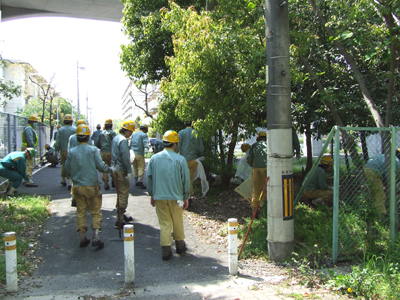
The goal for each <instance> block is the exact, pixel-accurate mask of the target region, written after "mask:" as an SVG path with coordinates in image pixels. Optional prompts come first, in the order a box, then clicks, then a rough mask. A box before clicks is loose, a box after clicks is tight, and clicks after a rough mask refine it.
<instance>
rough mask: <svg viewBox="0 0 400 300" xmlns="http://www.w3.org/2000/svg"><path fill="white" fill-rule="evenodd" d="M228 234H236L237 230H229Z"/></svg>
mask: <svg viewBox="0 0 400 300" xmlns="http://www.w3.org/2000/svg"><path fill="white" fill-rule="evenodd" d="M229 234H237V230H229Z"/></svg>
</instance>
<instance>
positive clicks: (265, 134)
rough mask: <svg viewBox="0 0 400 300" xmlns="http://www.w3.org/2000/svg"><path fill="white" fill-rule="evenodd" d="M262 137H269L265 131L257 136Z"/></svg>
mask: <svg viewBox="0 0 400 300" xmlns="http://www.w3.org/2000/svg"><path fill="white" fill-rule="evenodd" d="M260 137H267V133H266V132H265V131H260V132H259V133H258V134H257V138H260Z"/></svg>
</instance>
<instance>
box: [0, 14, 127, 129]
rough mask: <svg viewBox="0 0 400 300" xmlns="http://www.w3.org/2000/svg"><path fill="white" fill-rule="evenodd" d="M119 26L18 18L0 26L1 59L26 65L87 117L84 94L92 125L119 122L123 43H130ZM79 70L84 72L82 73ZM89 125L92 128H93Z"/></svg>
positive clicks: (123, 86) (124, 85)
mask: <svg viewBox="0 0 400 300" xmlns="http://www.w3.org/2000/svg"><path fill="white" fill-rule="evenodd" d="M121 29H122V24H121V23H118V22H107V21H95V20H83V19H74V18H61V17H40V18H28V19H19V20H13V21H6V22H2V23H0V32H1V36H0V53H1V55H2V56H3V59H11V60H19V61H25V62H28V63H30V64H31V65H32V66H33V67H34V68H35V69H36V70H37V71H38V73H39V74H40V75H42V76H43V77H44V78H46V80H47V81H49V80H50V78H51V77H52V76H53V75H54V74H55V76H54V80H53V83H54V84H53V86H55V88H56V91H57V92H59V93H60V94H61V96H62V97H64V98H68V99H71V100H73V104H74V105H76V103H77V86H78V80H77V63H78V64H79V67H80V68H79V91H80V93H79V102H80V105H79V106H80V111H81V114H85V115H86V95H87V96H88V100H89V107H91V108H92V112H93V114H92V115H93V119H92V124H93V123H95V124H97V123H100V124H103V123H104V120H105V119H109V118H110V119H119V118H121V113H122V110H121V109H122V107H121V103H122V95H123V93H124V91H125V89H126V88H127V86H128V83H129V79H128V78H127V77H126V76H125V72H124V71H122V70H121V67H120V64H119V55H120V53H121V48H120V45H121V44H127V43H128V40H127V38H126V37H125V36H124V34H123V33H122V31H121ZM81 67H83V68H84V69H81ZM92 124H91V125H92Z"/></svg>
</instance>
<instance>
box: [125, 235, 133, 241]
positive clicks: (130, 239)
mask: <svg viewBox="0 0 400 300" xmlns="http://www.w3.org/2000/svg"><path fill="white" fill-rule="evenodd" d="M133 240H134V237H133V236H127V237H124V241H125V242H130V241H133Z"/></svg>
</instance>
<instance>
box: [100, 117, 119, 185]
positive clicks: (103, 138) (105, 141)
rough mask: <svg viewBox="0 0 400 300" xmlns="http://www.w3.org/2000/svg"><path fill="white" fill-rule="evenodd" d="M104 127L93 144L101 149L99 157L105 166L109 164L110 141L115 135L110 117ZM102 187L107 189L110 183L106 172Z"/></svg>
mask: <svg viewBox="0 0 400 300" xmlns="http://www.w3.org/2000/svg"><path fill="white" fill-rule="evenodd" d="M104 127H105V129H104V130H102V131H101V132H100V134H99V137H98V138H97V143H96V144H95V146H96V147H97V148H99V149H100V151H101V158H102V159H103V161H104V162H105V163H106V165H107V166H111V142H112V140H113V139H114V138H115V136H116V135H117V134H116V133H115V131H114V130H112V127H113V123H112V120H111V119H107V120H106V121H105V122H104ZM102 179H103V182H104V189H105V190H109V189H110V185H109V184H108V174H107V173H103V177H102Z"/></svg>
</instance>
